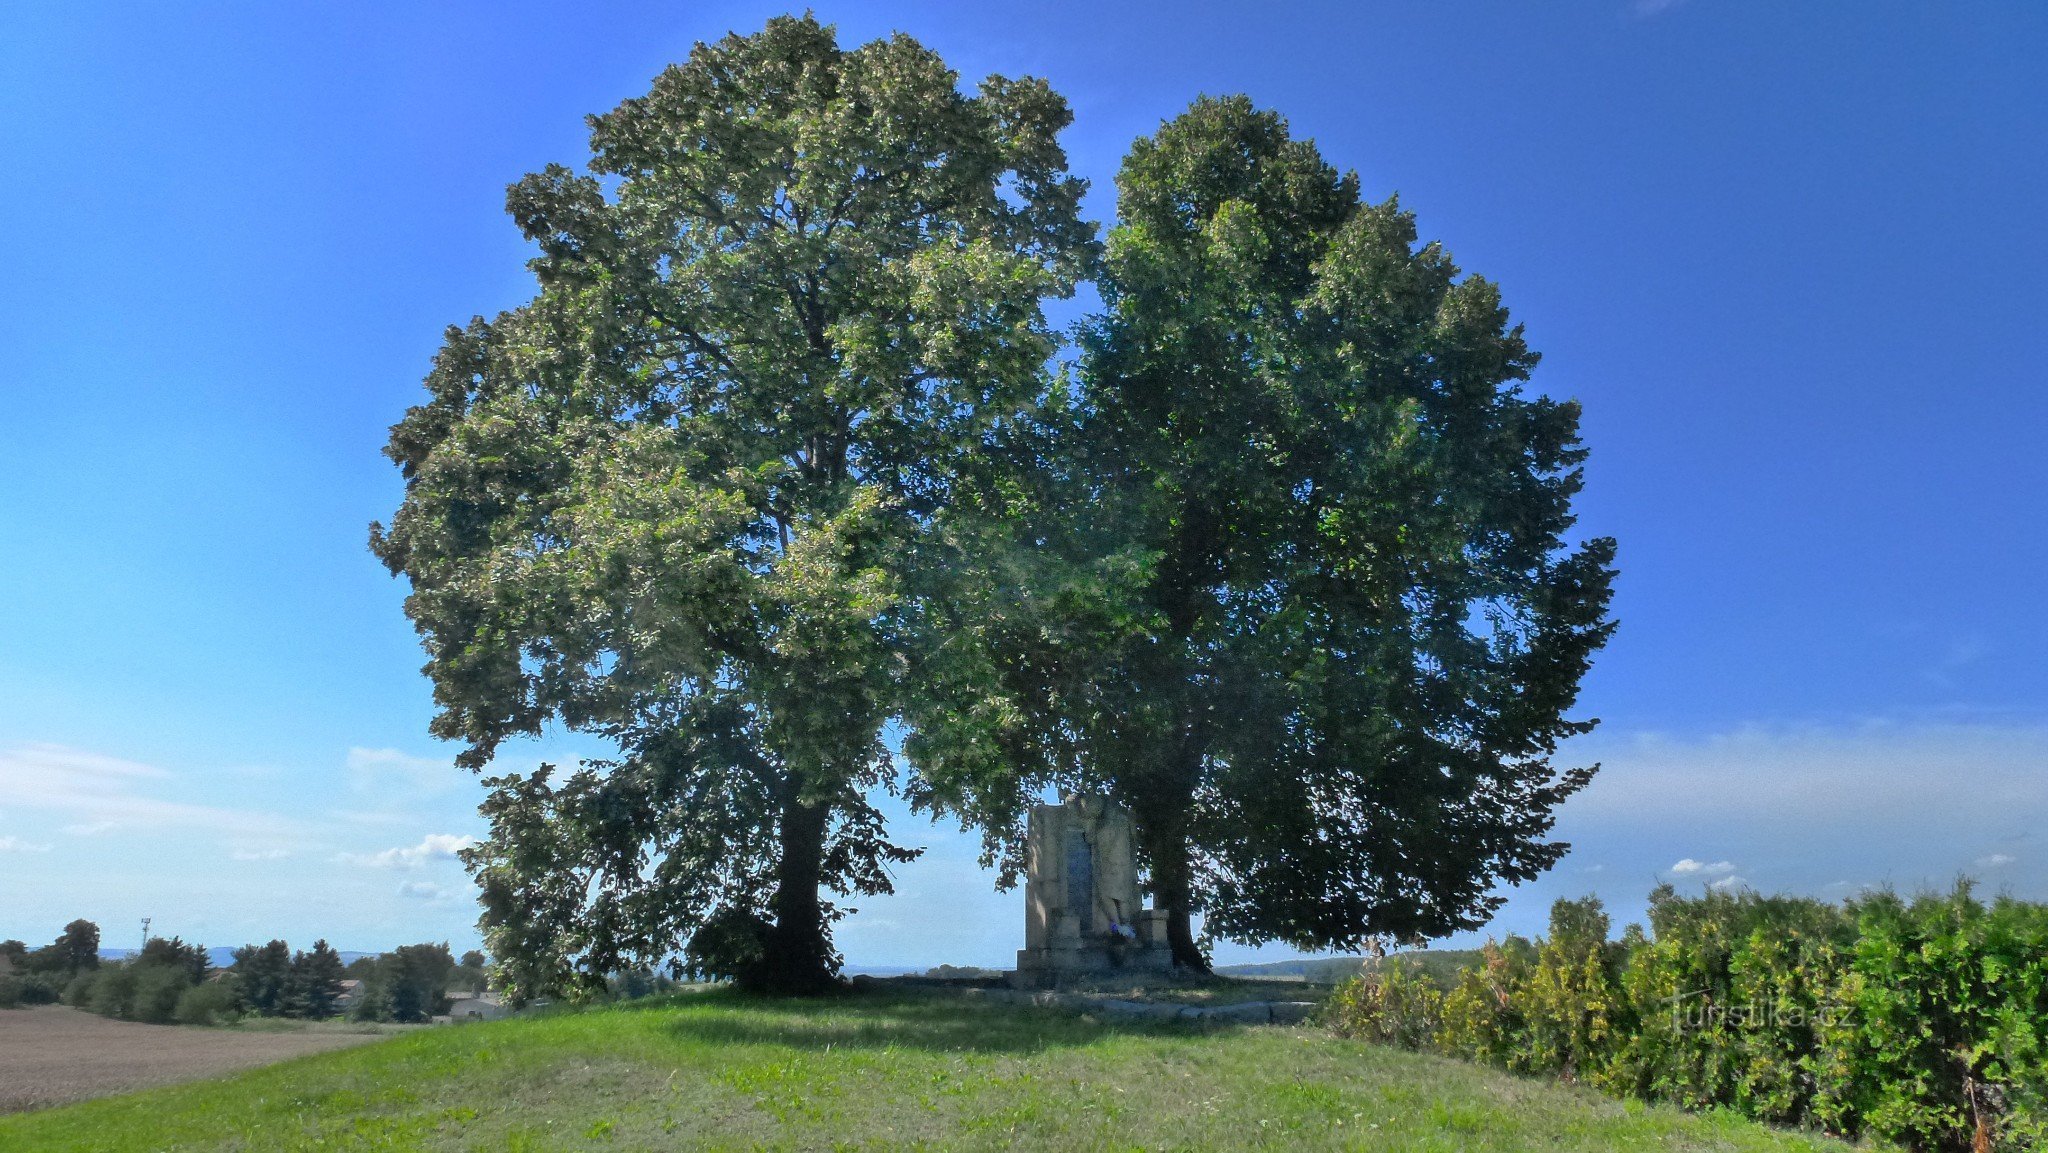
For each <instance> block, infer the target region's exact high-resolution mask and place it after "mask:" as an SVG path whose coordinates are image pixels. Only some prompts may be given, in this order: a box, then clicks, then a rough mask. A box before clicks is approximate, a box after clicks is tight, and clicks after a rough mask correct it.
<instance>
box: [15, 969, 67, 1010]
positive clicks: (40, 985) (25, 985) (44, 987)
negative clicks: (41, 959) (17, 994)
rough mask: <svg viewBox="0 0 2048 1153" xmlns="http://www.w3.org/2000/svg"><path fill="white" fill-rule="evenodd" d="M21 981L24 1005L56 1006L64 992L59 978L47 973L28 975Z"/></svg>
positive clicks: (21, 978)
mask: <svg viewBox="0 0 2048 1153" xmlns="http://www.w3.org/2000/svg"><path fill="white" fill-rule="evenodd" d="M19 980H20V981H21V1003H22V1004H24V1005H54V1004H56V1003H57V999H58V997H59V996H61V995H62V994H63V992H64V989H63V986H61V985H59V984H58V980H59V978H57V977H54V976H52V975H50V974H47V973H26V974H23V975H22V976H21V977H20V978H19Z"/></svg>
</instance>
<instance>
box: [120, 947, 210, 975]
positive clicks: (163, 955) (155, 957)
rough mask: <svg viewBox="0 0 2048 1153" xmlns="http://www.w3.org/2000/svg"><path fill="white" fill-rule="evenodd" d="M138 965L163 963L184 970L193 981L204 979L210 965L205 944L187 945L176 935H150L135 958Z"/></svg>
mask: <svg viewBox="0 0 2048 1153" xmlns="http://www.w3.org/2000/svg"><path fill="white" fill-rule="evenodd" d="M135 963H136V964H139V965H165V966H169V967H172V968H179V969H183V970H185V971H186V973H187V974H189V975H190V977H191V979H192V980H193V981H204V980H205V979H206V970H207V969H208V968H209V967H210V965H209V963H208V961H207V959H206V946H204V945H188V944H186V943H185V942H184V941H183V940H182V939H180V938H178V937H171V938H168V939H166V938H163V937H151V938H150V939H149V940H147V941H144V942H143V943H142V952H141V954H140V955H138V956H137V957H136V958H135Z"/></svg>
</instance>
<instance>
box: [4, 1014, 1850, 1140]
mask: <svg viewBox="0 0 2048 1153" xmlns="http://www.w3.org/2000/svg"><path fill="white" fill-rule="evenodd" d="M1653 1147H1654V1148H1657V1149H1662V1150H1729V1151H1737V1150H1772V1151H1790V1150H1830V1149H1832V1150H1840V1149H1844V1148H1846V1146H1842V1145H1839V1144H1836V1143H1834V1142H1829V1141H1826V1140H1823V1139H1819V1138H1814V1137H1808V1136H1804V1135H1799V1134H1788V1133H1779V1132H1773V1131H1770V1130H1767V1129H1763V1128H1760V1127H1758V1126H1755V1125H1751V1124H1749V1123H1746V1122H1743V1121H1740V1120H1738V1119H1735V1118H1733V1117H1725V1116H1716V1117H1693V1116H1686V1115H1683V1114H1680V1113H1677V1112H1673V1111H1669V1110H1664V1109H1658V1108H1646V1107H1643V1106H1640V1105H1636V1104H1624V1103H1622V1102H1618V1101H1614V1100H1611V1099H1608V1098H1604V1097H1601V1096H1598V1095H1596V1094H1593V1093H1590V1092H1585V1091H1581V1090H1577V1089H1573V1088H1569V1087H1565V1086H1559V1085H1554V1084H1546V1083H1540V1082H1536V1081H1529V1080H1522V1079H1517V1078H1514V1077H1509V1076H1505V1075H1501V1074H1498V1073H1494V1072H1491V1071H1488V1070H1485V1069H1481V1068H1478V1067H1475V1066H1470V1065H1464V1064H1459V1063H1456V1062H1452V1061H1445V1060H1440V1059H1436V1058H1431V1057H1422V1056H1416V1055H1413V1054H1408V1053H1401V1052H1396V1051H1393V1050H1389V1049H1379V1048H1374V1047H1371V1046H1367V1045H1363V1044H1358V1043H1353V1042H1347V1041H1340V1040H1337V1039H1335V1038H1332V1037H1330V1036H1329V1035H1328V1034H1325V1033H1323V1032H1321V1031H1319V1030H1315V1029H1283V1028H1275V1027H1258V1028H1237V1029H1231V1028H1217V1027H1213V1026H1212V1027H1206V1028H1202V1027H1196V1026H1193V1025H1182V1024H1177V1023H1168V1024H1163V1025H1141V1024H1114V1025H1112V1024H1108V1023H1104V1022H1098V1021H1096V1020H1093V1019H1091V1018H1089V1017H1086V1016H1077V1015H1071V1014H1059V1013H1051V1012H1047V1011H1044V1010H1035V1009H1030V1008H1018V1007H1004V1006H995V1005H983V1004H975V1003H971V1002H966V1001H962V1000H959V999H955V998H949V997H944V996H938V995H932V996H919V995H911V994H901V993H897V994H868V995H863V996H856V997H848V998H845V999H841V1000H835V1001H830V1002H822V1003H815V1002H814V1003H799V1002H785V1001H747V1000H742V999H740V998H737V997H734V996H731V995H728V994H725V993H704V994H695V995H689V996H685V997H682V998H678V999H673V1000H666V1001H660V1002H639V1003H635V1004H632V1005H629V1006H620V1007H615V1008H607V1009H602V1010H595V1011H590V1012H582V1013H572V1012H564V1013H556V1014H550V1015H541V1016H534V1017H526V1018H516V1019H511V1020H505V1021H497V1022H490V1023H482V1024H470V1025H461V1026H453V1027H448V1028H440V1029H430V1030H422V1031H419V1032H415V1033H411V1034H408V1035H405V1036H399V1037H393V1038H390V1039H388V1040H383V1041H377V1042H374V1043H371V1044H368V1045H364V1046H361V1047H359V1048H354V1049H350V1050H346V1051H342V1052H335V1053H325V1054H320V1055H317V1056H310V1057H304V1058H300V1059H297V1060H293V1061H288V1062H285V1063H283V1064H279V1065H274V1066H271V1067H269V1068H265V1069H259V1070H254V1071H251V1072H247V1073H242V1074H239V1075H236V1076H233V1077H229V1078H226V1079H223V1080H218V1081H211V1082H198V1083H193V1084H187V1085H180V1086H173V1087H169V1088H163V1089H155V1090H150V1091H147V1092H143V1093H136V1094H131V1095H129V1096H124V1097H112V1098H107V1099H104V1100H99V1101H90V1102H85V1103H82V1104H77V1105H69V1106H64V1107H61V1108H56V1109H49V1110H45V1111H42V1112H37V1113H26V1114H17V1115H14V1116H10V1117H0V1149H6V1150H9V1151H16V1150H44V1149H50V1150H71V1149H76V1150H169V1149H183V1150H195V1149H207V1150H252V1151H253V1150H284V1149H314V1148H318V1149H449V1150H494V1151H495V1150H534V1149H548V1150H553V1149H653V1148H660V1149H676V1148H709V1149H901V1148H944V1149H991V1150H995V1149H1011V1148H1027V1149H1060V1150H1066V1149H1138V1148H1144V1149H1275V1150H1279V1149H1290V1150H1291V1149H1362V1150H1404V1151H1405V1150H1489V1151H1492V1150H1522V1149H1529V1150H1535V1149H1542V1150H1570V1149H1584V1150H1635V1149H1644V1148H1653Z"/></svg>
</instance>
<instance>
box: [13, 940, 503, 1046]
mask: <svg viewBox="0 0 2048 1153" xmlns="http://www.w3.org/2000/svg"><path fill="white" fill-rule="evenodd" d="M99 942H100V931H99V926H98V925H95V924H94V923H92V922H91V921H86V920H78V921H73V922H71V923H70V924H69V925H66V926H65V927H64V933H63V935H62V936H60V937H58V938H57V940H56V941H55V942H54V943H52V944H50V945H47V946H44V947H43V948H40V949H34V950H31V949H29V948H28V947H27V946H26V945H25V944H23V943H22V942H20V941H0V957H5V958H6V961H7V963H6V964H5V965H0V969H4V970H5V971H4V972H0V1008H15V1007H18V1006H23V1005H47V1004H54V1003H59V1002H61V1003H63V1004H66V1005H71V1006H73V1007H75V1008H80V1009H86V1010H89V1011H91V1012H94V1013H98V1014H100V1015H102V1016H106V1017H113V1018H116V1019H119V1020H124V1021H143V1022H148V1023H151V1024H170V1023H174V1022H175V1023H177V1024H185V1025H213V1024H221V1023H225V1022H228V1021H233V1020H236V1019H239V1018H241V1017H287V1018H296V1019H301V1020H312V1021H318V1020H327V1019H332V1018H336V1017H347V1018H349V1019H350V1020H355V1021H399V1022H421V1021H428V1020H431V1019H432V1018H433V1017H435V1016H437V1015H439V1014H443V1013H446V1012H447V1011H448V1007H449V1004H450V996H449V994H450V991H451V990H454V991H461V992H480V991H482V990H483V989H484V988H485V986H486V984H487V981H486V975H485V972H484V967H485V964H486V960H485V957H484V955H483V954H482V953H481V952H478V951H476V950H473V949H472V950H470V951H469V952H467V953H464V954H463V955H462V957H461V960H460V961H459V962H458V961H457V959H456V958H455V956H454V955H453V954H452V953H451V952H450V951H449V949H448V946H447V944H446V943H445V942H444V943H440V944H433V943H422V944H417V945H402V946H400V947H398V948H397V949H394V950H392V951H391V952H389V953H383V954H377V955H373V956H365V957H358V958H357V959H356V960H355V961H353V962H349V963H346V964H345V963H344V962H343V961H342V959H341V954H340V953H338V952H336V951H335V950H334V948H333V947H332V946H330V945H328V943H327V942H326V941H325V940H320V941H315V942H314V943H313V947H312V948H311V949H310V950H300V951H294V950H293V949H292V947H291V946H290V945H289V944H287V943H286V942H284V941H281V940H274V941H270V942H269V943H267V944H262V945H253V944H252V945H244V946H242V947H241V948H239V949H236V950H235V952H234V961H233V963H232V964H230V965H228V966H227V967H226V968H215V967H214V966H213V965H212V964H211V963H210V962H209V961H208V954H207V950H206V946H204V945H199V944H187V943H186V942H185V941H183V940H182V939H180V938H178V937H168V938H166V937H151V938H149V939H148V940H147V941H145V942H144V944H143V948H142V951H141V952H140V953H138V954H136V955H135V956H134V957H132V958H129V959H127V960H123V961H102V960H101V959H100V955H99Z"/></svg>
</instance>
